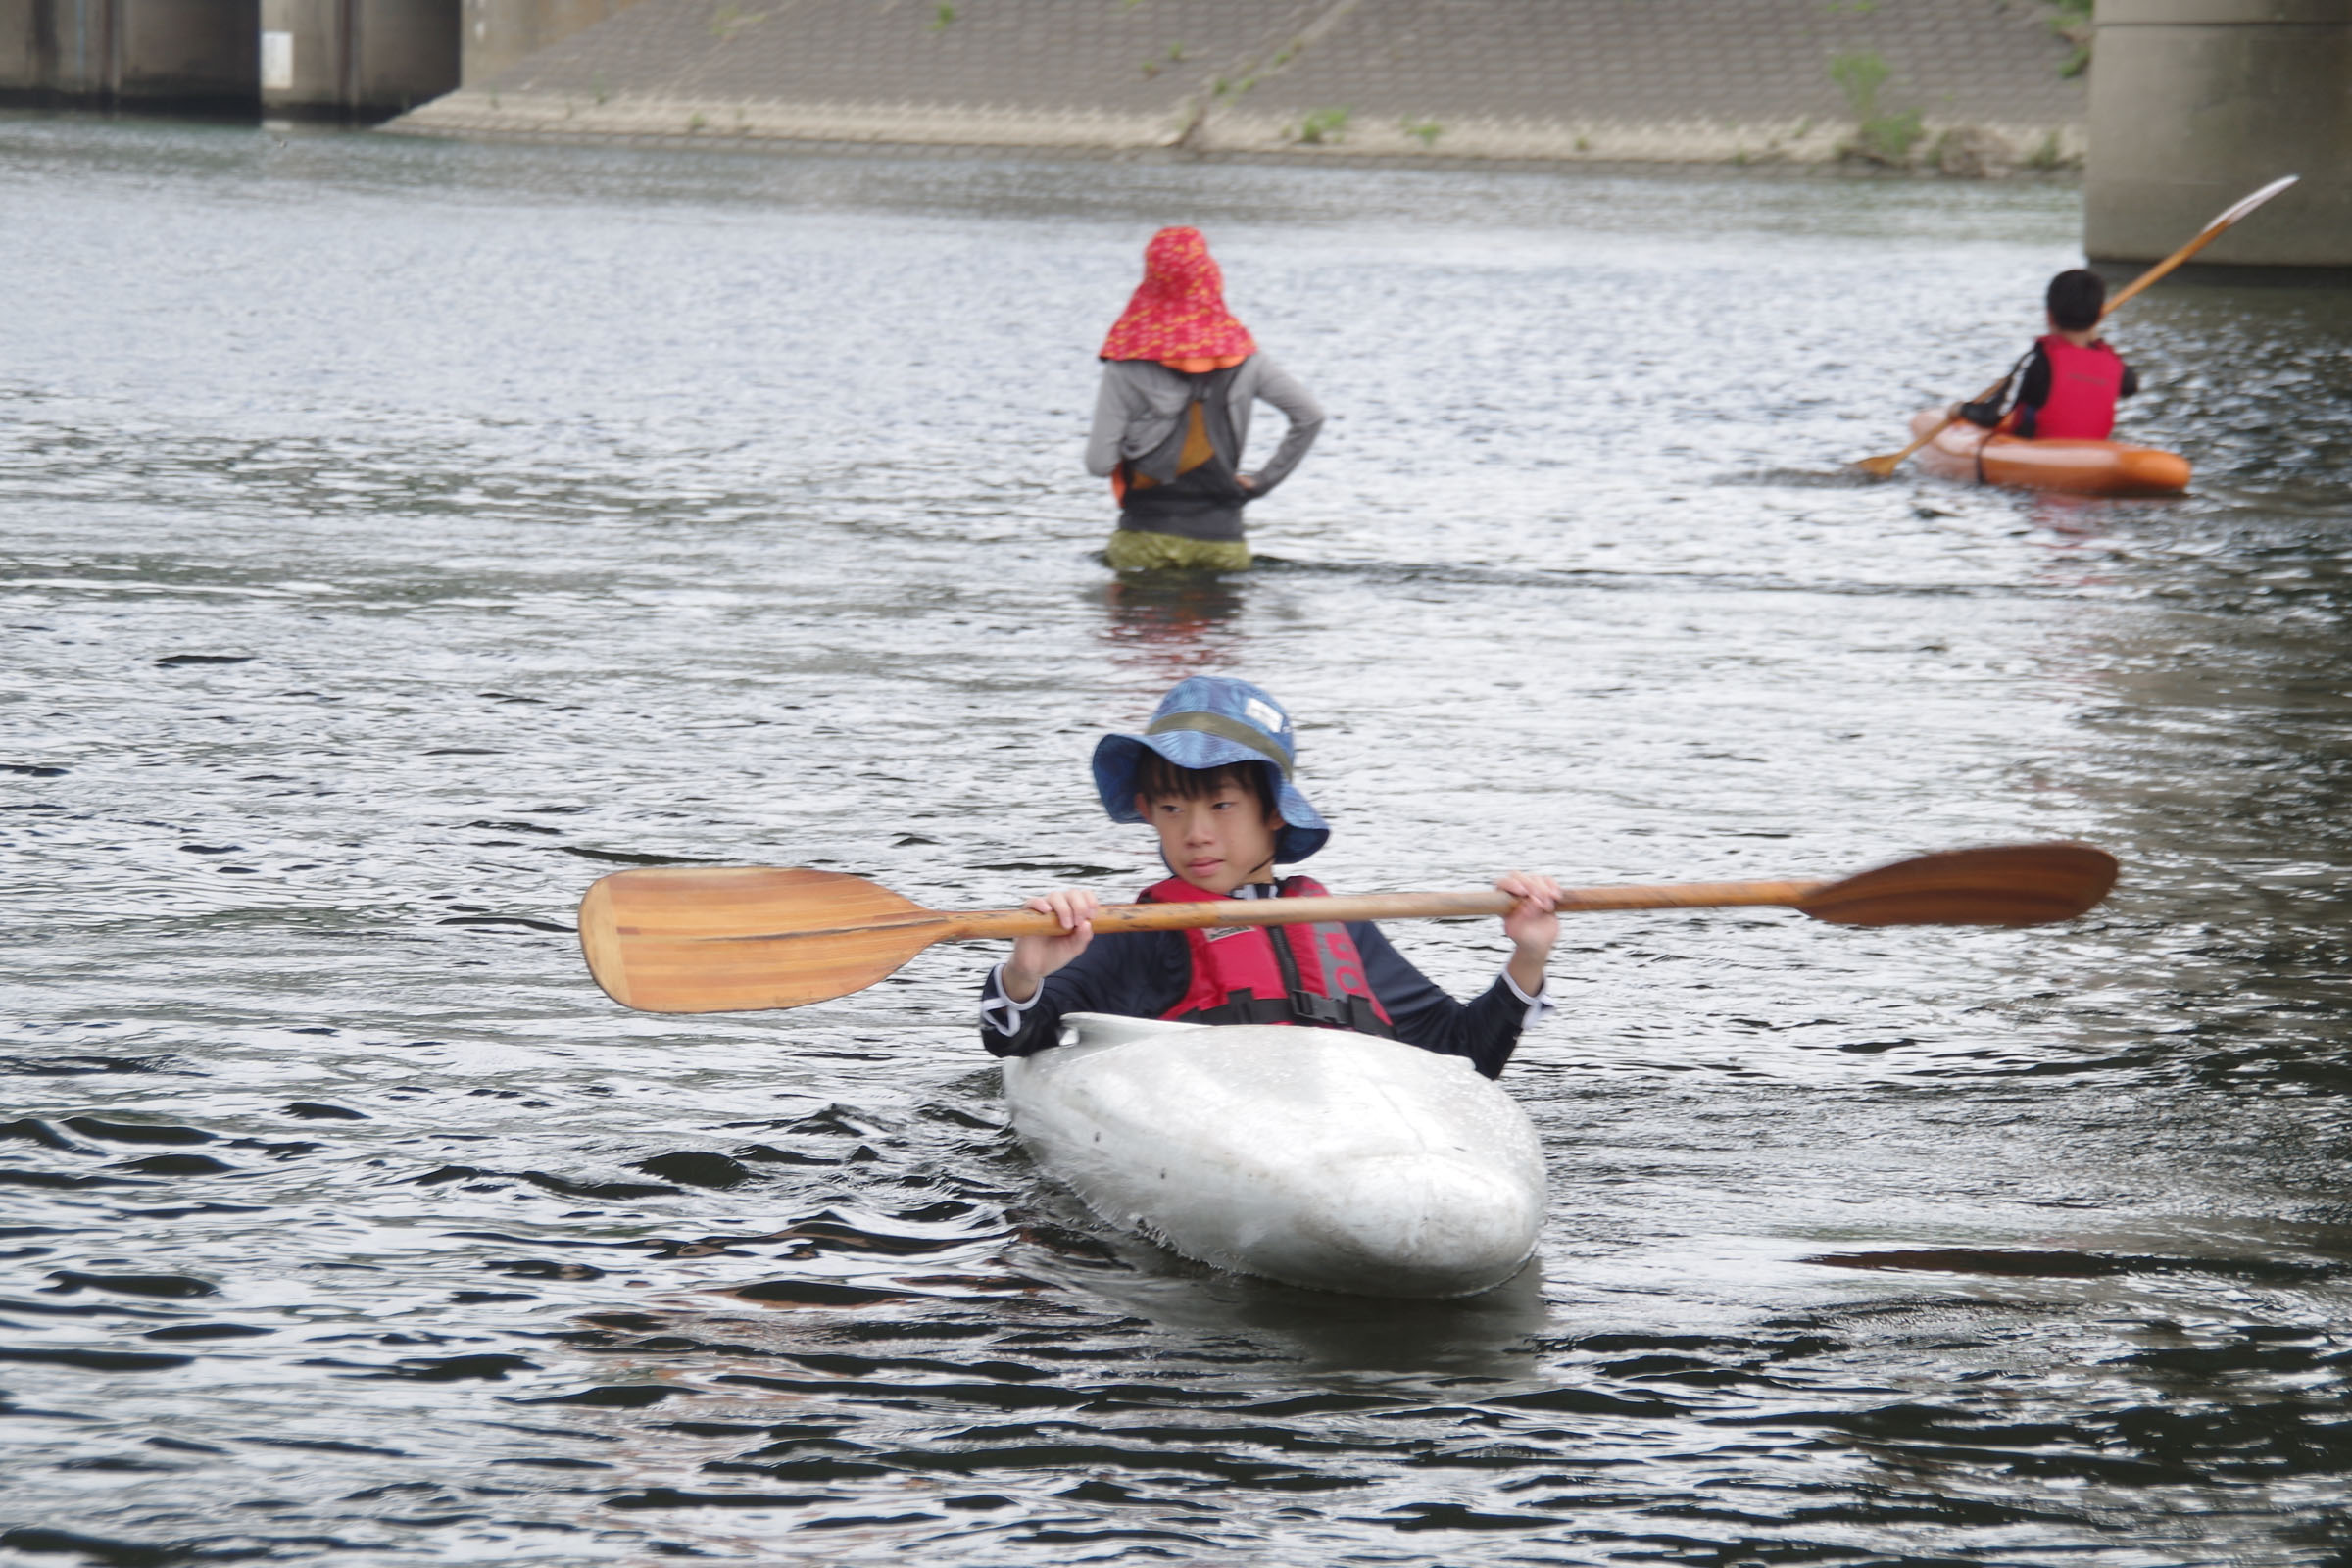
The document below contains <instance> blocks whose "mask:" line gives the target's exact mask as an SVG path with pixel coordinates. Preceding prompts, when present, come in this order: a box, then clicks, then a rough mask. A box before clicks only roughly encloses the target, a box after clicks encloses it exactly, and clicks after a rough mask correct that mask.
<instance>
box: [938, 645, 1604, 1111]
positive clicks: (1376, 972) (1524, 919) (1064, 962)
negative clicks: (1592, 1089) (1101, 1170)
mask: <svg viewBox="0 0 2352 1568" xmlns="http://www.w3.org/2000/svg"><path fill="white" fill-rule="evenodd" d="M1294 755H1295V748H1294V745H1293V742H1292V735H1291V719H1290V715H1289V714H1288V713H1286V712H1285V711H1283V709H1282V706H1281V705H1280V704H1278V703H1276V702H1275V701H1274V699H1273V698H1271V697H1269V696H1267V695H1266V693H1264V692H1263V691H1261V690H1259V689H1258V688H1257V687H1255V686H1252V685H1250V683H1249V682H1247V681H1239V680H1231V679H1227V678H1225V677H1223V676H1217V675H1196V676H1194V677H1192V678H1191V679H1189V680H1186V681H1183V682H1181V683H1180V684H1178V685H1177V686H1176V688H1175V689H1174V690H1172V691H1170V692H1169V693H1168V694H1167V696H1165V697H1163V698H1161V699H1160V703H1159V707H1158V709H1157V710H1156V711H1154V712H1153V713H1152V722H1151V724H1150V726H1149V727H1147V728H1146V730H1145V732H1144V733H1143V734H1141V735H1106V736H1104V737H1103V741H1102V743H1101V744H1100V745H1098V746H1097V747H1096V748H1095V789H1096V792H1097V793H1098V794H1099V795H1100V796H1101V797H1102V800H1103V809H1104V810H1106V811H1108V812H1109V813H1110V817H1111V820H1113V821H1115V822H1149V823H1151V825H1152V828H1153V829H1154V830H1155V831H1156V832H1157V833H1158V834H1159V853H1160V858H1161V859H1163V860H1164V861H1166V862H1167V865H1168V869H1169V870H1170V871H1171V872H1172V873H1173V874H1172V875H1170V876H1169V877H1168V878H1167V880H1165V881H1163V882H1160V883H1157V884H1155V885H1154V886H1152V887H1151V888H1149V889H1147V890H1145V892H1144V895H1143V897H1144V899H1145V900H1146V901H1147V902H1157V901H1200V900H1210V899H1229V898H1232V899H1251V898H1256V899H1272V898H1295V897H1301V896H1314V895H1319V894H1321V893H1322V892H1323V891H1324V890H1323V889H1322V888H1321V887H1320V886H1318V885H1316V884H1315V883H1314V882H1312V881H1310V880H1309V879H1307V878H1305V877H1301V876H1293V877H1289V878H1287V879H1282V880H1277V879H1276V875H1275V871H1274V866H1275V863H1276V862H1277V861H1286V862H1296V861H1299V860H1303V859H1305V858H1307V857H1308V856H1310V855H1312V854H1314V853H1315V852H1316V851H1317V850H1319V849H1321V848H1322V847H1323V845H1324V843H1325V841H1326V840H1328V839H1329V838H1330V837H1331V829H1330V828H1328V827H1326V826H1325V825H1324V822H1323V818H1322V817H1321V815H1319V814H1318V813H1317V812H1316V810H1315V809H1314V808H1313V807H1312V806H1309V805H1308V804H1307V802H1306V797H1305V796H1303V795H1301V794H1300V793H1299V788H1298V786H1297V785H1296V784H1295V783H1294V782H1293V781H1292V771H1293V758H1294ZM1495 886H1496V887H1497V888H1500V889H1502V890H1503V891H1504V892H1506V893H1510V894H1513V895H1515V896H1516V897H1517V898H1518V900H1519V902H1518V904H1517V905H1516V906H1515V907H1513V908H1512V909H1511V911H1510V912H1509V913H1508V914H1505V915H1504V916H1503V917H1502V929H1503V934H1504V935H1505V936H1507V937H1509V938H1510V940H1511V949H1512V952H1511V959H1510V962H1509V964H1508V965H1507V966H1506V967H1505V968H1504V970H1503V972H1502V973H1501V974H1500V975H1499V976H1497V977H1496V978H1495V983H1494V984H1493V985H1491V986H1489V987H1488V988H1487V989H1486V991H1485V992H1483V993H1482V994H1481V995H1480V996H1479V997H1478V998H1477V999H1476V1000H1475V1001H1473V1002H1470V1003H1467V1004H1465V1003H1459V1002H1456V1001H1454V1000H1453V998H1451V997H1449V996H1447V995H1446V993H1445V992H1443V991H1441V990H1439V989H1438V987H1437V986H1436V985H1435V984H1434V983H1433V982H1431V981H1430V980H1429V978H1428V977H1427V976H1425V975H1423V974H1422V973H1421V971H1420V970H1418V969H1416V968H1414V967H1413V966H1412V965H1411V964H1410V963H1407V962H1406V961H1405V960H1404V958H1403V957H1402V956H1399V955H1398V954H1397V950H1396V949H1395V948H1393V947H1391V946H1390V945H1389V941H1388V939H1387V938H1386V937H1384V936H1382V935H1381V934H1380V929H1379V928H1378V927H1377V926H1374V925H1373V924H1371V923H1370V922H1368V921H1359V922H1355V923H1351V924H1348V925H1345V926H1336V925H1335V926H1321V925H1293V926H1275V927H1262V926H1240V927H1232V928H1225V929H1216V930H1203V931H1138V932H1121V933H1114V934H1110V935H1105V936H1103V937H1102V938H1100V939H1097V938H1096V936H1095V934H1094V927H1093V925H1092V923H1091V922H1092V920H1093V918H1094V913H1095V910H1096V908H1097V907H1099V906H1098V901H1097V900H1096V898H1095V896H1094V895H1093V894H1092V893H1089V892H1087V891H1085V890H1084V889H1082V888H1065V889H1063V890H1062V891H1060V892H1058V893H1051V894H1047V895H1045V896H1043V897H1041V898H1035V899H1031V900H1030V901H1029V902H1028V903H1027V904H1026V905H1025V906H1023V907H1026V908H1030V909H1035V910H1037V911H1038V912H1039V913H1043V914H1053V915H1054V916H1056V917H1057V918H1058V919H1059V920H1060V922H1061V927H1062V930H1061V934H1059V935H1057V936H1043V937H1023V938H1021V939H1020V940H1019V941H1017V942H1015V943H1014V944H1013V947H1012V956H1011V957H1010V958H1008V959H1006V960H1005V962H1003V963H1001V964H999V965H998V966H997V967H996V968H995V969H994V970H993V971H991V972H990V974H989V977H988V980H987V982H986V983H985V985H984V986H983V987H982V989H981V1000H980V1039H981V1043H982V1044H983V1045H985V1046H987V1047H988V1049H989V1051H990V1053H991V1054H995V1055H999V1056H1026V1055H1030V1054H1034V1053H1036V1052H1039V1051H1043V1050H1045V1049H1046V1048H1047V1047H1049V1046H1052V1045H1054V1044H1055V1043H1057V1042H1058V1041H1059V1039H1060V1036H1061V1016H1062V1014H1063V1013H1065V1012H1107V1013H1116V1014H1120V1015H1123V1016H1127V1017H1136V1018H1173V1019H1184V1020H1187V1021H1190V1022H1193V1023H1284V1024H1301V1025H1306V1026H1310V1027H1322V1028H1329V1029H1353V1030H1357V1031H1359V1032H1361V1033H1364V1034H1374V1035H1382V1036H1387V1037H1389V1038H1393V1039H1397V1040H1402V1041H1404V1042H1406V1043H1407V1044H1410V1045H1415V1046H1419V1047H1421V1048H1422V1049H1423V1050H1425V1051H1434V1052H1438V1053H1440V1054H1445V1055H1452V1056H1466V1057H1468V1058H1469V1059H1470V1061H1471V1063H1472V1065H1474V1066H1475V1067H1477V1069H1478V1070H1479V1071H1480V1072H1482V1073H1484V1074H1486V1075H1487V1076H1488V1077H1489V1078H1493V1077H1495V1076H1497V1075H1499V1074H1500V1073H1501V1071H1502V1067H1503V1063H1504V1062H1506V1061H1508V1060H1510V1056H1511V1052H1512V1050H1513V1048H1515V1047H1516V1046H1517V1045H1518V1043H1519V1033H1520V1031H1521V1030H1522V1029H1524V1028H1525V1027H1526V1026H1527V1025H1529V1024H1531V1023H1533V1022H1534V1021H1535V1020H1536V1019H1538V1018H1540V1017H1542V1016H1543V1015H1544V1013H1545V1012H1547V1011H1549V1010H1550V1004H1549V1002H1548V1001H1547V1000H1546V999H1545V998H1544V965H1545V963H1546V961H1547V960H1548V958H1549V956H1550V954H1551V949H1552V945H1553V944H1554V943H1555V942H1557V941H1558V940H1559V931H1560V924H1559V917H1558V916H1557V915H1556V914H1554V913H1553V912H1552V907H1553V905H1554V904H1555V903H1556V902H1557V901H1558V899H1559V896H1560V890H1559V888H1558V887H1557V886H1556V885H1555V884H1554V883H1553V882H1552V881H1551V879H1550V878H1548V877H1541V876H1530V875H1527V874H1526V873H1523V872H1516V871H1514V872H1512V873H1510V874H1508V875H1506V876H1502V877H1498V878H1497V879H1496V880H1495Z"/></svg>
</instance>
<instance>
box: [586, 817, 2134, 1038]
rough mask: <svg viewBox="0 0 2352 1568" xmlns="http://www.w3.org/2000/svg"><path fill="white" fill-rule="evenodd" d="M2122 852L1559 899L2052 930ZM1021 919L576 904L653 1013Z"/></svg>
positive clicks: (755, 993)
mask: <svg viewBox="0 0 2352 1568" xmlns="http://www.w3.org/2000/svg"><path fill="white" fill-rule="evenodd" d="M2115 876H2116V864H2115V858H2114V857H2113V856H2111V855H2109V854H2107V853H2106V852H2105V851H2104V850H2097V849H2093V848H2091V847H2090V846H2089V845H2087V844H2015V845H2004V846H1999V847H1996V848H1991V849H1978V850H1950V851H1945V852H1943V853H1941V854H1937V855H1923V856H1919V857H1917V858H1913V859H1909V860H1898V861H1896V862H1895V863H1894V864H1892V865H1886V866H1881V867H1879V868H1878V869H1876V870H1872V871H1864V872H1862V873H1860V874H1859V875H1857V876H1849V877H1845V878H1842V879H1840V880H1838V881H1781V882H1683V883H1667V884H1663V885H1658V886H1649V887H1620V888H1569V889H1567V890H1565V891H1564V892H1563V894H1562V896H1561V899H1560V904H1559V907H1560V909H1561V910H1562V911H1563V912H1567V913H1578V912H1590V911H1595V910H1607V909H1663V908H1723V907H1739V906H1754V905H1777V906H1781V907H1787V908H1792V909H1795V910H1797V911H1799V912H1800V913H1803V914H1807V915H1810V916H1811V917H1812V918H1814V919H1816V920H1825V921H1828V922H1829V923H1831V924H1833V925H2008V926H2022V925H2044V924H2047V923H2049V922H2051V921H2055V920H2068V919H2072V918H2073V917H2074V916H2076V915H2078V914H2081V913H2082V911H2083V910H2085V909H2088V908H2089V907H2091V906H2093V905H2095V904H2097V903H2098V902H2099V901H2100V900H2101V899H2103V898H2105V897H2106V896H2107V891H2108V889H2109V888H2111V887H2113V886H2114V885H2115ZM1513 902H1514V901H1513V900H1512V898H1511V895H1509V894H1507V893H1502V892H1498V891H1496V890H1495V889H1493V888H1483V889H1479V890H1476V891H1465V892H1460V893H1369V894H1359V895H1355V896H1352V897H1339V898H1321V899H1262V900H1261V899H1220V900H1218V901H1216V902H1215V903H1212V904H1119V905H1111V906H1109V907H1105V908H1103V909H1102V910H1100V911H1099V912H1098V913H1097V914H1096V916H1095V920H1094V926H1095V930H1096V931H1097V932H1098V933H1109V932H1121V931H1182V930H1191V929H1198V928H1203V927H1212V926H1241V925H1292V924H1297V923H1299V922H1301V921H1316V920H1322V921H1348V920H1390V919H1410V918H1428V917H1433V916H1444V915H1467V914H1501V913H1502V912H1504V911H1505V910H1507V909H1509V908H1510V907H1511V905H1512V903H1513ZM1060 929H1061V927H1060V925H1059V923H1058V922H1057V921H1056V920H1055V919H1054V916H1052V915H1050V914H1039V913H1036V912H1034V911H1032V910H1028V909H973V910H963V911H941V910H935V909H926V908H924V907H922V906H921V905H919V904H915V903H913V902H911V901H910V900H907V899H903V898H901V897H900V896H899V895H898V894H896V893H893V892H891V891H890V890H889V889H888V888H885V887H881V886H878V885H877V884H875V883H872V882H868V881H866V880H865V879H864V878H863V877H856V876H849V875H846V874H844V873H842V872H839V871H810V870H789V869H784V868H780V867H774V866H722V867H684V866H681V867H675V868H671V867H649V868H647V869H643V870H636V871H620V872H616V873H614V874H613V875H612V876H608V877H605V878H603V879H602V880H600V881H599V882H597V883H596V885H595V886H593V887H591V888H590V889H589V890H588V896H587V897H586V898H585V899H583V900H581V902H580V946H581V948H582V950H583V951H584V952H585V953H586V955H587V957H588V968H589V972H590V973H592V974H593V975H595V977H596V983H597V984H598V985H600V986H602V987H603V988H604V989H605V994H606V995H608V996H610V997H611V998H612V999H613V1001H615V1002H617V1003H620V1004H622V1005H625V1006H630V1007H636V1008H639V1009H641V1010H644V1011H647V1012H738V1011H749V1010H754V1009H759V1008H766V1007H799V1006H805V1005H808V1004H809V1003H811V1002H824V1001H827V1000H829V999H831V998H834V997H844V996H848V995H849V994H850V993H852V992H854V991H862V990H864V989H865V988H866V987H867V986H870V985H873V984H875V983H876V982H878V981H880V980H883V979H885V978H887V977H888V976H889V975H891V974H892V973H893V972H895V971H896V970H897V969H898V968H899V967H900V966H901V965H903V964H905V963H906V962H907V960H908V959H910V958H912V957H913V956H915V955H916V954H918V953H920V952H922V951H923V950H924V949H925V948H928V947H930V946H931V945H932V944H934V943H938V942H970V941H976V940H985V939H991V938H996V939H1004V938H1011V937H1024V936H1049V935H1052V934H1054V932H1057V931H1059V930H1060Z"/></svg>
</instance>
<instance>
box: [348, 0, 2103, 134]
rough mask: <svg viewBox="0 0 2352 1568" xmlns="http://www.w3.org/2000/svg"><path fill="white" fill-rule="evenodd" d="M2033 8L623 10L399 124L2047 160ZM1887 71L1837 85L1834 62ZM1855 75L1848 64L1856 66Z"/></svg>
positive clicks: (2080, 98)
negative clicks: (1863, 152)
mask: <svg viewBox="0 0 2352 1568" xmlns="http://www.w3.org/2000/svg"><path fill="white" fill-rule="evenodd" d="M2049 19H2050V13H2049V12H2048V10H2047V8H2046V7H2045V6H2043V5H2041V4H2039V3H2038V0H2010V3H2007V4H2001V3H1998V0H1875V3H1872V0H1832V3H1827V4H1825V3H1823V0H1134V3H1132V4H1114V3H1110V0H956V3H954V4H939V3H937V0H641V3H640V4H638V5H636V6H635V7H634V8H632V9H631V10H629V11H627V12H624V13H623V14H621V15H620V16H617V17H615V18H613V20H611V21H609V22H606V23H604V24H602V25H598V26H595V27H592V28H590V29H589V30H587V31H585V32H583V33H580V34H579V35H577V36H576V37H572V38H569V39H566V40H564V42H562V43H559V44H556V45H555V46H553V47H551V48H548V49H545V50H542V51H540V52H538V53H536V54H534V55H532V56H531V57H530V58H528V59H527V60H524V61H522V62H520V63H518V64H516V65H515V66H513V67H511V68H509V69H507V70H505V71H503V72H500V73H496V74H493V75H488V76H484V77H482V78H481V79H478V80H477V79H474V78H473V77H471V76H470V75H469V76H468V79H467V82H466V87H465V88H464V89H463V90H461V91H460V92H458V93H456V94H453V95H452V96H451V97H449V98H446V99H443V100H441V101H440V102H438V103H434V104H430V105H427V106H425V107H424V108H423V109H421V110H419V111H417V113H415V114H412V115H409V116H406V117H404V118H403V119H402V120H401V121H399V122H396V123H395V124H394V126H393V127H392V128H394V129H398V130H404V131H412V132H417V133H441V134H509V135H566V136H569V135H588V136H598V135H621V136H669V137H707V138H742V139H771V138H772V139H786V140H795V139H800V140H816V141H847V142H882V143H901V144H908V145H961V146H1005V147H1060V148H1072V149H1092V150H1098V151H1106V152H1115V151H1141V150H1148V149H1154V148H1175V149H1191V150H1200V151H1215V152H1226V153H1282V154H1286V155H1292V156H1333V157H1351V156H1365V155H1376V156H1383V157H1403V158H1413V157H1424V156H1437V157H1446V156H1454V157H1481V158H1545V159H1571V160H1573V159H1668V160H1690V159H1723V160H1735V161H1772V160H1786V161H1817V160H1823V159H1830V158H1836V157H1838V156H1840V155H1841V154H1843V153H1845V152H1846V151H1847V150H1848V149H1849V148H1851V147H1853V146H1855V145H1856V144H1857V142H1868V141H1869V140H1870V138H1869V137H1867V136H1865V135H1864V132H1865V131H1866V130H1867V129H1869V128H1870V127H1871V126H1874V125H1875V126H1876V127H1877V128H1878V130H1879V131H1881V132H1882V133H1884V140H1883V142H1881V143H1880V150H1881V151H1882V153H1884V152H1886V150H1887V148H1892V149H1893V153H1892V156H1893V157H1894V158H1896V159H1897V160H1898V161H1917V160H1923V159H1925V160H1934V159H1936V158H1938V157H1941V158H1946V159H1950V158H1954V157H1955V156H1956V157H1958V158H1959V159H1960V160H1961V161H1962V162H1971V161H1973V163H1974V164H1975V165H1976V166H1979V167H1982V166H1983V165H1985V164H1988V163H1989V164H1992V165H1996V166H1997V165H2002V164H2011V165H2014V164H2020V163H2035V162H2038V163H2040V164H2043V165H2052V164H2061V163H2064V162H2066V161H2068V160H2070V159H2072V158H2073V157H2076V156H2078V155H2079V153H2080V151H2081V147H2082V123H2083V120H2084V115H2085V108H2086V105H2085V95H2084V90H2083V84H2082V81H2081V80H2080V79H2077V78H2070V77H2068V76H2066V75H2064V74H2062V68H2063V67H2064V65H2065V63H2066V61H2067V59H2068V57H2069V55H2070V53H2071V46H2070V45H2068V44H2067V43H2066V42H2065V41H2064V40H2062V39H2061V38H2059V37H2058V36H2057V35H2056V33H2055V32H2054V31H2053V30H2052V28H2051V26H2050V25H2049ZM1841 60H1844V61H1849V62H1850V61H1864V60H1867V61H1868V62H1870V63H1871V69H1872V71H1875V72H1876V73H1879V74H1882V75H1883V78H1884V79H1883V80H1880V81H1878V82H1877V83H1876V85H1875V87H1873V88H1872V89H1871V91H1870V92H1868V93H1867V94H1864V95H1859V96H1858V95H1855V94H1852V93H1849V91H1847V90H1846V89H1845V88H1842V87H1841V86H1840V85H1839V84H1838V80H1836V79H1835V77H1834V73H1833V67H1834V66H1835V65H1837V64H1838V62H1839V61H1841ZM1865 74H1868V73H1865Z"/></svg>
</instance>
